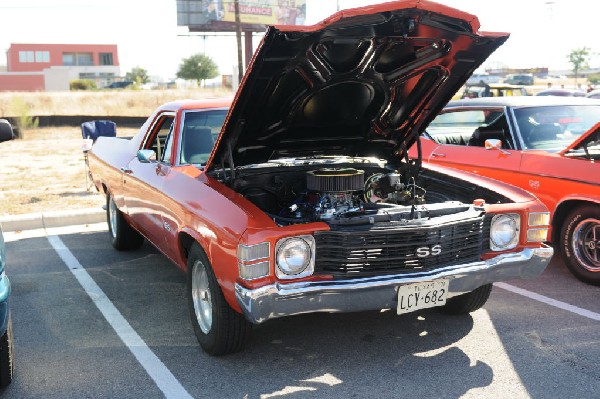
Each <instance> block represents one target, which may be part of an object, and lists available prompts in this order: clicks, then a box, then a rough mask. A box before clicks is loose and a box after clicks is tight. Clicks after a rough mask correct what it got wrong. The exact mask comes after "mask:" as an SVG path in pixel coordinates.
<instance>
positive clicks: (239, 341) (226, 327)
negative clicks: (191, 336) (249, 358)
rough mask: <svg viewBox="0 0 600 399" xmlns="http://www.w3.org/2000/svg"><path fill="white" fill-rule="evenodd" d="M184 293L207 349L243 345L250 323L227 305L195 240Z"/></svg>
mask: <svg viewBox="0 0 600 399" xmlns="http://www.w3.org/2000/svg"><path fill="white" fill-rule="evenodd" d="M187 296H188V308H189V311H190V318H191V321H192V325H193V327H194V333H195V334H196V338H197V339H198V342H199V343H200V346H201V347H202V349H204V351H205V352H206V353H208V354H210V355H213V356H220V355H226V354H228V353H235V352H239V351H240V350H242V349H243V348H244V347H245V346H246V343H247V342H248V339H249V338H250V332H251V331H252V324H250V323H249V322H248V321H247V320H246V319H245V318H244V316H243V315H241V314H240V313H238V312H236V311H234V310H233V309H232V308H231V307H230V306H229V304H228V303H227V301H226V300H225V297H224V296H223V292H222V291H221V287H220V286H219V283H218V282H217V279H216V277H215V274H214V272H213V270H212V268H211V266H210V263H209V261H208V259H207V257H206V255H205V254H204V251H203V250H202V249H201V248H200V246H199V245H198V244H194V245H193V246H192V249H191V251H190V253H189V256H188V262H187Z"/></svg>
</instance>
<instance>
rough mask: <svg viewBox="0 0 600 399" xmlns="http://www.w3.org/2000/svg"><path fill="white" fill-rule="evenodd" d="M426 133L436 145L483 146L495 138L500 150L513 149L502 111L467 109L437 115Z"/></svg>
mask: <svg viewBox="0 0 600 399" xmlns="http://www.w3.org/2000/svg"><path fill="white" fill-rule="evenodd" d="M427 133H428V134H429V135H430V136H431V137H432V139H433V140H434V141H435V142H437V143H439V144H449V145H467V146H472V147H484V146H485V140H488V139H496V140H500V141H501V142H502V148H507V149H511V148H514V145H513V141H512V139H511V137H510V131H509V128H508V124H507V122H506V117H505V115H504V112H503V110H501V109H470V110H462V111H454V112H446V113H444V114H440V115H438V116H437V117H436V118H435V119H434V120H433V121H432V122H431V124H430V125H429V127H428V128H427Z"/></svg>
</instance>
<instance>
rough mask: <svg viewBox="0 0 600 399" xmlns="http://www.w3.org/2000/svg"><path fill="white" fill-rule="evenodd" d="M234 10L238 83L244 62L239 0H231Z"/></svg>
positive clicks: (242, 73) (242, 74)
mask: <svg viewBox="0 0 600 399" xmlns="http://www.w3.org/2000/svg"><path fill="white" fill-rule="evenodd" d="M233 7H234V11H235V38H236V40H237V50H238V83H239V82H241V81H242V76H244V62H243V60H242V21H241V19H240V0H233Z"/></svg>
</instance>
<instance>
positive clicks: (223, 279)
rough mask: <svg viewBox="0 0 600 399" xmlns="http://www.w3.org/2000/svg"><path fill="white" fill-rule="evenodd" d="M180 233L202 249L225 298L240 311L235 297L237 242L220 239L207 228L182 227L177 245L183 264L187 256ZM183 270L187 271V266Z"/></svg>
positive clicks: (233, 307)
mask: <svg viewBox="0 0 600 399" xmlns="http://www.w3.org/2000/svg"><path fill="white" fill-rule="evenodd" d="M182 235H187V236H189V237H191V239H192V240H193V242H192V244H193V243H194V242H195V243H197V244H198V245H200V247H201V248H202V250H203V251H204V253H205V254H206V257H207V258H208V261H209V262H210V264H211V267H212V270H213V272H214V274H215V277H216V278H217V282H218V283H219V286H220V287H221V291H222V292H223V296H224V297H225V300H226V301H227V303H228V304H229V306H231V308H232V309H234V310H235V311H237V312H240V313H241V311H242V310H241V308H240V306H239V304H238V302H237V300H236V299H235V281H236V279H237V277H238V270H237V245H238V242H239V239H238V241H237V242H235V243H234V242H230V243H229V244H227V243H225V242H223V240H221V238H222V237H218V236H217V234H216V233H215V232H214V231H211V230H210V229H208V228H205V229H203V230H202V232H200V231H198V229H194V228H190V227H189V226H185V227H183V228H182V229H181V230H180V231H179V234H178V236H179V237H180V239H179V240H178V245H179V246H180V248H179V252H180V253H181V254H182V260H183V263H184V264H187V257H186V256H185V255H184V254H185V252H186V251H185V248H184V247H183V245H184V240H183V239H182ZM183 270H185V271H186V272H187V267H185V268H184V269H183Z"/></svg>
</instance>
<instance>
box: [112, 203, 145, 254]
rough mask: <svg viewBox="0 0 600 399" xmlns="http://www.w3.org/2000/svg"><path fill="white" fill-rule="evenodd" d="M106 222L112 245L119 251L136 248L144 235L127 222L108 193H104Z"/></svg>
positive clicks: (140, 244)
mask: <svg viewBox="0 0 600 399" xmlns="http://www.w3.org/2000/svg"><path fill="white" fill-rule="evenodd" d="M106 222H107V223H108V234H109V235H110V241H111V244H112V246H113V247H114V248H115V249H117V250H119V251H127V250H132V249H138V248H139V247H141V246H142V244H143V243H144V237H143V236H142V235H141V234H140V233H138V232H137V231H136V230H135V229H134V228H133V227H131V226H130V225H129V223H127V220H125V217H124V216H123V213H122V212H121V211H120V210H119V208H117V205H116V204H115V200H114V199H113V197H112V195H110V193H107V194H106Z"/></svg>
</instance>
